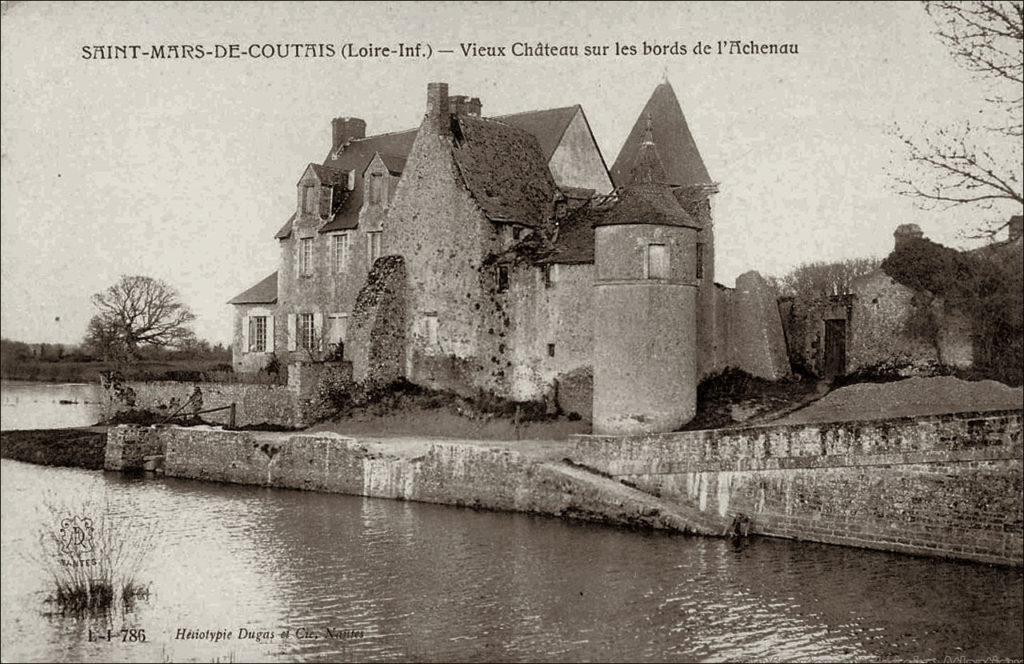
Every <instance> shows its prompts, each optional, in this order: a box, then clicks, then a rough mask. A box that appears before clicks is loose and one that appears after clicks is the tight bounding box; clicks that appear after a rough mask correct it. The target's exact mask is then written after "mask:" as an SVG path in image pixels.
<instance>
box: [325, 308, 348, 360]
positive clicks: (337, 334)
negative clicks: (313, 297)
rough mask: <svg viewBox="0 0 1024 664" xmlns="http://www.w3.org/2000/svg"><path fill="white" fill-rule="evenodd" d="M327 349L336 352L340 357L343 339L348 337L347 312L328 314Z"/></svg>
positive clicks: (343, 346) (338, 357)
mask: <svg viewBox="0 0 1024 664" xmlns="http://www.w3.org/2000/svg"><path fill="white" fill-rule="evenodd" d="M326 336H327V351H328V352H329V353H332V354H336V357H335V358H334V359H340V358H341V355H342V354H343V353H344V348H345V340H346V339H347V338H348V314H329V315H328V316H327V334H326Z"/></svg>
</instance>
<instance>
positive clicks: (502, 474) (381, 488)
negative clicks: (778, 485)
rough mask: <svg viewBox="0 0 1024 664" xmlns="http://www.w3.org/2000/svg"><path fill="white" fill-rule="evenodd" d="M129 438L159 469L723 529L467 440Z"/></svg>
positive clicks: (119, 441) (138, 432) (154, 430)
mask: <svg viewBox="0 0 1024 664" xmlns="http://www.w3.org/2000/svg"><path fill="white" fill-rule="evenodd" d="M111 431H112V436H111V452H110V456H111V457H113V456H114V455H115V452H114V451H113V449H114V448H117V447H119V446H121V447H123V446H125V444H126V443H127V444H128V445H133V444H134V445H138V446H145V448H146V450H147V451H156V452H157V453H162V454H163V455H164V465H163V468H164V473H165V474H166V475H167V476H169V477H181V478H191V479H199V480H208V481H216V482H231V483H237V484H254V485H259V486H271V487H280V488H290V489H305V490H311V491H325V492H333V493H344V494H351V495H358V496H371V497H379V498H391V499H398V500H414V501H420V502H428V503H440V504H445V505H457V506H468V507H475V508H481V509H490V510H503V511H516V512H528V513H537V514H547V515H552V516H562V517H570V518H578V519H584V520H588V521H596V522H601V523H609V524H614V525H622V526H636V527H644V528H655V529H666V530H673V531H679V532H693V533H702V534H720V533H718V532H713V531H712V530H709V529H708V528H707V527H706V526H705V524H704V522H703V521H702V518H701V515H699V514H697V513H696V512H694V514H686V513H682V512H679V511H674V510H672V509H671V508H669V507H667V506H665V505H664V504H662V503H661V502H660V501H658V500H657V499H654V498H653V497H651V496H650V495H648V494H646V493H644V492H642V491H639V490H637V489H633V488H630V487H628V486H625V485H623V484H621V483H619V482H616V481H614V480H611V479H609V478H607V477H604V476H601V475H599V474H595V473H591V472H588V471H585V470H582V469H579V468H576V467H574V466H572V465H571V464H568V463H565V462H561V461H550V460H549V461H541V460H537V459H531V458H528V457H525V456H523V455H521V454H518V453H516V452H514V451H512V450H509V449H505V448H500V447H492V446H477V445H473V444H468V443H432V444H417V443H410V444H411V445H414V446H415V447H414V448H405V450H406V451H405V452H403V451H402V449H401V444H399V446H398V447H394V446H390V445H387V444H380V443H365V442H360V441H358V440H356V439H354V438H348V437H345V436H340V435H337V434H332V433H316V434H284V433H267V432H246V431H224V430H220V429H214V428H210V427H189V428H184V427H138V426H119V427H114V428H113V429H112V430H111Z"/></svg>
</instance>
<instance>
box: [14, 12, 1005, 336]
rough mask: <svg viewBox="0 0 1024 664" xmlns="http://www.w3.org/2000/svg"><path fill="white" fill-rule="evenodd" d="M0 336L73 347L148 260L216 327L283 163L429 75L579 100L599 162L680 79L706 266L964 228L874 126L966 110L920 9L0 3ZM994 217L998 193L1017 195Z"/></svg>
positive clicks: (760, 266)
mask: <svg viewBox="0 0 1024 664" xmlns="http://www.w3.org/2000/svg"><path fill="white" fill-rule="evenodd" d="M2 32H3V34H2V38H3V45H2V48H3V52H2V58H0V66H2V85H3V94H2V112H3V121H2V191H3V195H2V224H0V226H2V239H0V250H2V282H3V283H2V286H3V293H2V300H0V301H2V324H0V327H2V334H3V336H5V337H8V338H15V339H21V340H25V341H63V342H77V341H79V340H80V339H81V337H82V335H83V333H84V330H85V326H86V323H87V322H88V319H89V317H90V316H91V313H92V311H91V305H90V302H89V296H90V295H91V294H92V293H94V292H96V291H98V290H101V289H103V288H104V287H106V286H107V285H109V284H111V283H113V282H114V281H115V280H116V279H117V278H118V276H119V275H121V274H126V273H127V274H146V275H151V276H154V277H159V278H163V279H166V280H167V281H169V282H171V283H172V284H173V285H174V286H176V287H177V288H178V289H179V290H180V291H181V293H182V295H183V297H184V299H185V301H186V302H187V303H189V304H190V305H191V306H192V307H193V308H194V310H195V311H196V313H197V314H198V316H199V318H198V321H197V323H196V331H197V332H198V334H199V335H200V336H201V337H205V338H208V339H210V340H211V341H224V342H226V341H228V340H229V338H230V332H231V316H230V310H229V305H227V304H226V301H227V300H228V299H229V298H231V297H232V296H234V295H235V294H237V293H238V292H240V291H242V290H243V289H245V288H247V287H248V286H250V285H252V284H253V283H255V282H256V281H258V280H259V279H261V278H263V277H264V276H266V275H267V274H269V273H270V272H272V271H273V270H274V269H276V266H277V260H278V246H277V242H276V241H275V240H274V238H273V235H274V233H275V231H277V229H278V228H279V227H280V226H281V225H282V224H283V222H284V221H285V220H286V219H287V218H288V216H289V214H290V213H291V212H292V210H293V208H294V206H295V200H296V197H295V189H294V187H295V182H296V181H297V179H298V178H299V176H300V175H301V174H302V171H303V169H304V167H305V166H306V164H308V163H309V162H311V161H319V160H320V159H322V158H323V155H324V154H325V153H326V150H327V149H328V148H329V145H330V120H331V118H332V117H334V116H341V115H349V116H357V117H361V118H364V119H365V120H366V121H367V124H368V132H369V133H378V132H385V131H393V130H399V129H406V128H411V127H415V126H417V125H418V123H419V121H420V119H421V117H422V114H423V112H424V106H425V98H426V86H427V83H428V82H430V81H446V82H448V84H449V87H450V90H451V92H452V93H453V94H470V95H475V96H479V97H480V98H481V100H482V102H483V112H484V114H485V115H492V114H493V115H500V114H506V113H514V112H518V111H526V110H533V109H542V108H552V107H558V106H566V105H570V104H577V103H578V104H581V105H582V106H583V108H584V110H585V112H586V114H587V117H588V119H589V120H590V123H591V126H592V128H593V130H594V134H595V136H596V138H597V141H598V143H599V144H600V146H601V149H602V151H603V152H604V155H605V159H606V161H607V162H608V164H609V166H610V165H611V164H612V163H613V162H614V160H615V156H616V154H617V153H618V150H619V147H620V146H621V144H622V142H623V141H624V140H625V138H626V135H627V133H628V132H629V130H630V128H631V126H632V124H633V122H634V121H635V119H636V116H637V115H638V113H639V112H640V110H641V109H642V108H643V105H644V103H645V102H646V100H647V98H648V96H649V95H650V94H651V92H652V91H653V89H654V87H655V86H656V85H657V84H658V83H659V82H660V81H661V80H662V78H663V77H667V78H668V80H669V81H670V82H671V83H672V85H673V86H674V88H675V90H676V93H677V95H678V96H679V99H680V102H681V103H682V106H683V111H684V113H685V114H686V117H687V120H688V121H689V124H690V127H691V130H692V131H693V135H694V137H695V139H696V141H697V145H698V147H699V148H700V151H701V153H702V154H703V156H704V160H705V162H706V164H707V167H708V171H709V172H710V173H711V177H712V178H713V179H714V180H716V181H718V182H720V186H721V193H720V194H719V195H718V196H717V199H716V215H715V225H716V240H717V261H718V263H717V274H716V278H717V280H718V281H719V282H722V283H724V284H726V285H729V286H731V285H733V282H734V280H735V278H736V276H737V275H738V274H740V273H742V272H745V271H747V270H750V269H755V270H758V271H760V272H762V273H764V274H782V273H784V272H785V271H787V270H788V269H790V268H792V267H793V266H794V265H797V264H799V263H803V262H807V261H812V260H818V259H840V258H846V257H856V256H882V255H884V254H886V253H887V252H888V251H889V249H890V248H891V244H892V231H893V229H894V228H895V226H896V225H897V224H900V223H905V222H916V223H918V224H920V225H921V226H922V228H923V229H924V230H925V233H926V234H927V235H929V236H930V237H932V238H933V239H936V240H939V241H942V242H946V243H949V244H963V241H961V240H959V239H958V237H957V229H958V228H960V227H962V226H963V224H964V223H965V222H967V221H969V220H970V219H971V217H969V216H967V215H966V213H964V212H962V211H961V212H957V211H953V212H927V213H926V212H921V211H919V210H916V209H915V208H914V207H913V205H912V203H911V201H909V200H907V199H904V198H901V197H899V196H898V195H896V194H895V193H894V192H893V191H892V189H891V187H890V184H889V179H888V178H887V176H886V172H885V171H886V168H887V166H888V165H889V164H890V162H892V160H893V159H894V158H898V155H899V152H898V150H897V148H898V146H897V145H896V143H895V140H894V139H893V138H892V137H891V136H889V135H887V133H886V130H887V128H889V127H890V126H891V125H892V123H894V122H900V123H903V124H904V125H906V126H909V127H913V126H915V125H919V124H920V123H922V122H924V121H930V122H932V123H935V124H944V123H947V122H953V121H956V120H960V119H963V118H965V117H970V116H971V114H974V113H976V112H977V109H978V107H979V102H978V100H979V99H980V98H981V97H982V96H983V94H984V93H983V90H982V88H981V86H980V84H979V83H978V82H976V81H974V80H973V79H972V78H971V77H970V76H969V75H968V74H967V73H966V72H965V71H963V70H962V69H960V68H959V67H957V66H956V65H955V64H954V62H953V61H952V59H951V57H950V56H949V54H948V52H947V51H946V49H945V48H944V47H943V46H942V45H941V44H940V43H939V42H938V41H937V40H936V39H935V38H934V36H933V35H932V24H931V21H930V19H929V18H928V16H927V15H926V14H925V13H924V11H923V10H922V8H921V6H920V5H918V4H916V3H891V4H889V3H886V4H860V3H857V4H853V3H838V4H830V3H819V2H816V3H808V4H798V3H778V4H774V3H729V4H720V5H719V4H691V3H687V4H658V3H652V4H625V3H624V4H622V5H615V4H611V3H608V4H585V3H566V4H550V3H536V4H521V5H510V4H504V5H503V4H496V3H487V4H486V5H484V4H457V3H443V4H437V5H430V6H424V5H405V4H389V3H383V2H376V3H362V4H333V3H332V4H324V5H320V4H308V3H297V4H290V3H223V4H220V3H139V4H133V3H117V4H106V3H74V4H71V3H57V2H53V3H47V2H39V3H23V4H14V5H13V6H9V7H8V8H7V10H6V12H5V14H4V16H3V20H2ZM731 39H740V40H744V41H747V40H755V41H757V42H779V43H795V44H798V48H799V54H798V55H795V56H792V55H791V56H778V55H776V56H713V55H712V56H703V57H695V56H692V55H689V56H685V57H680V56H672V55H666V56H660V57H658V56H647V57H644V56H642V55H638V56H634V57H604V58H584V57H580V58H512V57H506V58H499V59H470V58H465V57H463V56H461V55H460V54H458V53H456V54H451V55H445V54H440V55H439V54H435V56H434V57H433V58H431V59H419V60H413V59H395V58H391V59H368V60H345V59H341V58H340V57H335V58H323V59H315V58H309V59H297V58H290V59H275V60H262V59H260V60H252V59H236V60H224V59H221V60H216V59H212V58H204V59H203V60H198V61H189V60H174V61H170V60H168V61H151V60H146V59H139V60H115V61H99V60H84V59H83V58H82V57H81V54H82V50H81V49H82V46H85V45H94V44H96V45H103V44H140V45H143V46H145V47H147V48H148V46H149V45H151V44H205V45H212V44H217V43H220V44H230V43H238V44H241V45H242V47H243V48H245V47H247V46H248V45H249V44H252V43H256V44H263V43H279V42H281V43H290V42H299V43H330V44H334V45H336V48H337V45H340V44H343V43H346V42H352V43H355V44H357V45H360V44H367V43H370V42H372V43H374V44H390V45H394V44H397V43H398V42H406V43H415V42H423V43H430V44H431V45H432V46H433V48H434V49H443V48H450V49H456V51H458V49H459V43H460V42H478V43H482V44H503V45H509V44H511V43H513V42H515V41H526V42H530V43H536V42H538V41H543V42H547V43H552V44H577V45H580V46H581V47H582V46H584V45H587V44H609V45H613V44H614V43H615V42H616V41H619V42H625V43H632V44H637V45H640V44H642V42H643V41H644V40H647V41H648V42H658V43H668V42H676V41H678V42H680V43H682V44H686V45H688V46H690V47H692V44H694V43H695V42H696V41H698V40H703V41H704V42H709V41H710V42H717V41H718V40H731ZM1010 212H1012V210H1007V212H1006V214H1007V215H1008V214H1010Z"/></svg>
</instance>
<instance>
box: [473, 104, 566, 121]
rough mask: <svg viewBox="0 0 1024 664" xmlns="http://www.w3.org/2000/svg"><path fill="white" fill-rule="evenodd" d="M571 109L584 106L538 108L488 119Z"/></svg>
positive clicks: (493, 116)
mask: <svg viewBox="0 0 1024 664" xmlns="http://www.w3.org/2000/svg"><path fill="white" fill-rule="evenodd" d="M569 108H583V105H582V104H570V105H568V106H555V107H554V108H536V109H534V110H532V111H517V112H516V113H505V114H503V115H489V116H487V118H486V119H497V118H511V117H514V116H516V115H526V114H527V113H550V112H551V111H564V110H566V109H569Z"/></svg>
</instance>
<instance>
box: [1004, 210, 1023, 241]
mask: <svg viewBox="0 0 1024 664" xmlns="http://www.w3.org/2000/svg"><path fill="white" fill-rule="evenodd" d="M1006 227H1007V229H1008V230H1009V232H1010V241H1011V242H1012V241H1013V240H1016V239H1017V238H1019V237H1020V236H1021V235H1024V215H1020V214H1015V215H1013V216H1012V217H1010V221H1009V222H1008V223H1007V224H1006Z"/></svg>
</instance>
